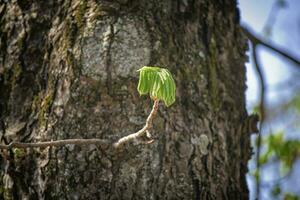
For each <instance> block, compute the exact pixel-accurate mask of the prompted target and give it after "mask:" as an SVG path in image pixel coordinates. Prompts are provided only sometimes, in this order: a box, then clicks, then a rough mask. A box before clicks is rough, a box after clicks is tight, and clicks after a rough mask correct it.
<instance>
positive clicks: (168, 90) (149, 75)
mask: <svg viewBox="0 0 300 200" xmlns="http://www.w3.org/2000/svg"><path fill="white" fill-rule="evenodd" d="M138 71H139V72H140V78H139V84H138V92H139V94H140V95H145V94H149V95H150V97H151V98H152V99H154V100H155V99H158V100H162V101H164V103H165V104H166V106H170V105H172V104H173V103H174V102H175V93H176V85H175V81H174V79H173V77H172V75H171V73H170V72H169V70H167V69H165V68H160V67H149V66H144V67H142V68H141V69H139V70H138Z"/></svg>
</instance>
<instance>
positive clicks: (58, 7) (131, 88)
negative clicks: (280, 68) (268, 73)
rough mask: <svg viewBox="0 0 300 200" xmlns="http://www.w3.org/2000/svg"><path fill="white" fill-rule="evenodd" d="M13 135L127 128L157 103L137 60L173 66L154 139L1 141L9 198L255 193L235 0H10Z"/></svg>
mask: <svg viewBox="0 0 300 200" xmlns="http://www.w3.org/2000/svg"><path fill="white" fill-rule="evenodd" d="M0 2H1V3H0V103H1V104H0V117H1V118H0V119H1V124H0V128H1V129H0V133H1V142H2V143H3V144H4V143H6V144H8V143H9V142H11V141H22V142H37V141H48V140H57V139H69V138H100V139H108V140H112V141H114V140H117V139H119V138H121V137H122V136H125V135H128V134H130V133H133V132H135V131H137V130H138V129H140V128H141V127H142V126H143V125H144V123H145V120H146V118H147V115H148V114H149V112H150V110H151V106H152V105H151V104H152V103H153V102H152V101H151V100H150V98H149V97H147V96H139V95H138V93H137V91H136V87H137V82H138V73H137V69H139V68H140V67H142V66H144V65H148V66H161V67H166V68H168V69H169V70H170V71H171V73H172V74H173V76H174V79H175V81H176V85H177V93H176V102H175V104H174V105H172V106H171V107H168V108H166V107H165V106H164V105H163V104H162V103H160V105H159V111H158V113H157V116H156V118H155V119H154V121H153V129H152V130H151V134H152V135H153V137H154V138H155V141H154V143H152V144H140V143H137V142H135V143H130V144H127V145H126V146H124V147H122V149H121V150H118V151H115V150H111V149H103V148H102V147H97V146H95V145H88V146H74V145H67V146H65V147H51V148H50V147H49V148H43V149H40V148H35V149H26V150H22V149H11V150H9V151H4V150H2V151H1V155H2V156H1V160H0V162H1V174H0V177H1V180H2V181H1V183H0V195H1V199H248V189H247V184H246V178H245V175H246V173H247V161H248V160H249V158H250V154H251V149H250V142H249V141H250V135H249V133H248V132H247V130H246V129H244V128H242V127H243V122H244V120H245V119H246V118H247V113H246V110H245V96H244V92H245V88H246V86H245V67H244V63H245V61H246V59H247V58H246V55H245V51H246V50H247V43H246V39H245V37H243V36H242V34H241V30H240V28H239V14H238V10H237V8H236V4H237V3H236V2H235V1H227V0H223V1H217V0H212V1H206V0H176V1H174V0H164V1H160V0H119V1H104V0H90V1H87V0H45V1H31V0H8V1H4V0H2V1H1V0H0Z"/></svg>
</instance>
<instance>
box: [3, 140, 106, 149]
mask: <svg viewBox="0 0 300 200" xmlns="http://www.w3.org/2000/svg"><path fill="white" fill-rule="evenodd" d="M69 144H74V145H91V144H95V145H101V146H102V145H104V146H108V145H110V144H111V142H109V141H108V140H101V139H66V140H55V141H46V142H35V143H26V142H11V143H10V144H8V145H4V144H0V149H11V148H24V149H25V148H36V147H40V148H46V147H50V146H56V147H58V146H65V145H69Z"/></svg>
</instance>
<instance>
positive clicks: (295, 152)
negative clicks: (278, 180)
mask: <svg viewBox="0 0 300 200" xmlns="http://www.w3.org/2000/svg"><path fill="white" fill-rule="evenodd" d="M283 134H284V133H283V132H279V133H276V134H270V135H268V136H267V137H266V138H264V140H263V142H264V144H265V147H266V149H265V151H264V153H263V154H262V155H261V156H260V158H259V161H260V163H261V164H262V165H263V164H266V163H267V162H269V161H270V160H271V159H277V160H279V161H280V163H281V169H282V172H284V173H287V172H288V171H289V170H291V169H292V167H293V164H294V162H295V160H296V159H298V158H299V157H300V141H299V140H285V139H284V137H283Z"/></svg>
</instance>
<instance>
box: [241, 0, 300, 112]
mask: <svg viewBox="0 0 300 200" xmlns="http://www.w3.org/2000/svg"><path fill="white" fill-rule="evenodd" d="M274 2H275V0H240V1H239V7H240V11H241V18H242V21H241V23H242V24H246V25H247V26H249V27H250V28H251V29H252V30H254V31H255V32H256V33H259V34H260V35H262V36H264V34H262V32H263V27H264V25H265V23H266V21H267V18H268V15H269V13H270V11H271V8H272V5H273V3H274ZM286 2H287V3H288V4H287V5H288V6H287V7H286V8H285V9H281V10H280V11H279V12H278V13H277V18H276V19H277V20H276V23H275V24H274V25H273V31H272V35H271V37H270V39H271V40H272V41H273V42H274V43H276V44H278V45H280V46H282V47H284V48H286V49H287V50H288V51H289V52H291V53H292V54H293V55H295V56H297V57H299V58H300V51H299V50H300V49H299V47H300V12H299V10H300V1H299V0H288V1H286ZM266 39H268V38H266ZM259 54H260V61H261V64H262V66H263V71H264V74H265V77H266V81H267V84H268V86H269V87H270V88H276V86H277V85H279V84H281V83H283V82H286V81H287V80H288V79H290V78H291V76H292V75H293V66H292V64H291V63H289V62H288V61H286V60H285V59H282V58H280V57H277V55H276V54H273V53H272V52H270V51H269V50H267V49H265V48H260V49H259ZM246 66H247V85H248V90H247V93H246V95H247V106H248V109H250V108H251V107H252V106H253V105H254V104H256V102H257V99H258V95H257V94H258V84H257V77H256V75H255V72H254V70H253V67H252V65H251V62H250V63H247V64H246ZM288 94H289V91H288V90H284V91H280V95H279V94H278V91H276V90H274V89H272V90H271V89H270V91H269V92H268V94H267V96H268V101H269V102H274V101H275V102H276V100H280V99H281V98H284V97H285V96H287V95H288Z"/></svg>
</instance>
